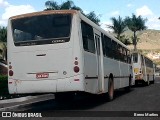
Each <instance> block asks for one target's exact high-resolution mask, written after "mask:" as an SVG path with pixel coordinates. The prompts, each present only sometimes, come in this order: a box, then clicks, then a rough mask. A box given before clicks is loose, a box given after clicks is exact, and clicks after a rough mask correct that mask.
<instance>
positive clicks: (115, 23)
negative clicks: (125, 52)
mask: <svg viewBox="0 0 160 120" xmlns="http://www.w3.org/2000/svg"><path fill="white" fill-rule="evenodd" d="M111 21H112V25H108V27H109V28H111V29H112V30H113V32H114V33H115V34H117V39H118V40H120V38H121V34H122V33H123V32H124V31H125V28H126V25H125V22H124V20H123V19H122V18H121V17H120V16H119V17H118V18H115V17H112V18H111Z"/></svg>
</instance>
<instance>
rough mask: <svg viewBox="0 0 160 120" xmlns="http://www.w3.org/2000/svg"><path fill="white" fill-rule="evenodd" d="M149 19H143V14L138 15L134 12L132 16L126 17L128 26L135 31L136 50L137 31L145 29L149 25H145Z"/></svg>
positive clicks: (134, 43) (135, 44) (135, 42)
mask: <svg viewBox="0 0 160 120" xmlns="http://www.w3.org/2000/svg"><path fill="white" fill-rule="evenodd" d="M146 21H147V19H143V18H142V17H141V16H138V17H136V15H135V14H132V17H126V18H125V24H126V25H127V27H128V28H129V29H130V30H131V31H133V45H134V50H136V49H137V48H136V46H137V35H136V32H137V31H141V30H145V29H147V27H146V26H145V23H146Z"/></svg>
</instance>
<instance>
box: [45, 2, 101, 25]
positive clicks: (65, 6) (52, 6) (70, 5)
mask: <svg viewBox="0 0 160 120" xmlns="http://www.w3.org/2000/svg"><path fill="white" fill-rule="evenodd" d="M45 6H46V9H45V10H79V11H80V12H81V13H82V14H84V12H83V10H82V9H81V8H80V7H78V6H76V5H75V4H74V2H73V1H71V0H67V1H66V2H63V3H62V4H58V3H57V2H55V1H46V2H45ZM84 15H85V14H84ZM85 16H86V17H88V18H89V19H90V20H91V21H93V22H94V23H96V24H97V25H99V22H100V19H99V16H97V15H96V14H95V12H94V11H92V12H90V13H89V14H87V15H85Z"/></svg>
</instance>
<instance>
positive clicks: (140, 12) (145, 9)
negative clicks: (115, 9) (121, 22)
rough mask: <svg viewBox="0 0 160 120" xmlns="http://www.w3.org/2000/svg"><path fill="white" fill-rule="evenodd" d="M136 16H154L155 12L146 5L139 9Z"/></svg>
mask: <svg viewBox="0 0 160 120" xmlns="http://www.w3.org/2000/svg"><path fill="white" fill-rule="evenodd" d="M136 15H137V16H139V15H141V16H148V15H153V12H152V11H151V10H150V9H149V8H148V6H146V5H144V6H143V7H141V8H138V9H137V10H136Z"/></svg>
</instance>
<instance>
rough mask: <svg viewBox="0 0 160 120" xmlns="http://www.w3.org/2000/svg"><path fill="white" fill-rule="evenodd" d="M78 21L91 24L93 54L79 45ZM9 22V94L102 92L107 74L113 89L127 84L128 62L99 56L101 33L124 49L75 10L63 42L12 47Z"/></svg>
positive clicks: (101, 50) (80, 37)
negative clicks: (112, 83) (93, 44)
mask: <svg viewBox="0 0 160 120" xmlns="http://www.w3.org/2000/svg"><path fill="white" fill-rule="evenodd" d="M62 12H63V11H62ZM45 14H47V12H45ZM13 18H14V19H16V17H13ZM82 20H83V21H85V22H86V23H88V24H90V25H91V26H92V28H93V31H94V39H95V37H96V36H97V37H98V39H97V40H99V42H98V41H96V40H94V41H95V49H96V52H95V53H94V54H93V53H90V52H88V51H86V50H84V48H83V47H84V46H83V38H82V28H81V21H82ZM10 22H11V21H10V20H9V24H8V26H9V27H8V58H9V59H8V64H9V65H11V66H12V70H13V71H14V75H13V76H9V79H8V85H9V92H10V93H11V94H14V93H18V94H19V93H47V92H49V93H50V92H53V93H55V92H68V91H75V92H76V91H85V92H88V93H93V94H101V93H106V92H108V79H109V77H110V74H113V77H114V89H119V88H122V87H126V86H129V76H130V75H131V74H132V73H131V72H130V68H131V65H130V63H124V62H120V61H119V60H116V59H114V58H112V59H111V58H109V57H106V56H103V49H102V47H103V45H102V36H101V33H104V34H105V35H106V36H109V37H110V38H111V39H112V40H113V41H115V42H116V43H117V44H119V45H121V46H122V47H124V48H125V49H126V50H128V48H127V47H126V46H125V45H124V44H122V43H121V42H119V41H118V40H117V39H116V38H114V37H112V36H110V35H109V34H108V33H106V32H105V31H104V30H102V29H101V28H99V27H98V26H96V25H95V24H94V23H93V22H91V21H90V20H88V19H87V18H85V17H84V16H83V15H82V14H80V13H79V12H74V14H73V18H72V28H71V35H70V40H69V42H65V43H57V44H46V45H36V46H34V45H33V46H15V45H14V42H13V36H12V34H10V33H12V31H11V26H12V25H11V24H10ZM98 47H99V48H98ZM98 51H99V52H100V55H98ZM75 66H76V67H79V72H75V71H74V67H75ZM9 71H10V70H9Z"/></svg>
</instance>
